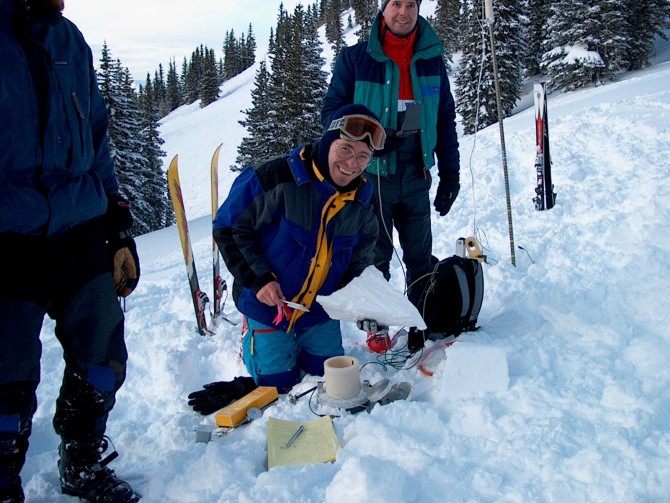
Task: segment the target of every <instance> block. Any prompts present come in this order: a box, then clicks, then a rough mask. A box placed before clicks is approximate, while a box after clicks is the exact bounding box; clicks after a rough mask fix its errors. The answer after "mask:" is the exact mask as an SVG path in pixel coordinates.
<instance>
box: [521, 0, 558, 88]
mask: <svg viewBox="0 0 670 503" xmlns="http://www.w3.org/2000/svg"><path fill="white" fill-rule="evenodd" d="M550 5H551V0H527V4H526V11H527V19H528V23H527V28H526V31H525V33H526V54H525V57H524V67H525V69H526V75H537V74H539V73H540V62H541V60H542V54H543V50H542V46H543V42H544V40H545V37H546V36H547V19H548V18H549V16H550V13H551V11H550Z"/></svg>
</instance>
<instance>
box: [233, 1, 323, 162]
mask: <svg viewBox="0 0 670 503" xmlns="http://www.w3.org/2000/svg"><path fill="white" fill-rule="evenodd" d="M317 23H318V16H317V14H316V10H315V9H314V10H310V11H308V12H307V13H305V11H304V8H303V7H302V5H298V6H297V7H296V8H295V11H294V13H293V16H289V15H288V13H287V12H286V11H284V10H283V5H281V6H280V7H279V15H278V20H277V27H276V31H275V30H273V32H272V35H271V37H270V43H269V47H270V52H269V56H270V59H271V63H270V65H271V71H268V70H267V66H266V64H265V62H262V63H261V68H260V70H259V71H258V72H257V74H256V88H255V89H254V91H253V92H252V101H253V107H252V108H251V109H249V110H246V111H245V113H246V115H247V118H246V119H245V120H244V121H241V122H240V124H242V125H243V126H245V127H246V128H247V131H248V133H249V136H247V137H245V138H244V139H243V140H242V144H241V145H240V146H239V148H238V157H237V159H236V165H235V166H232V167H231V169H233V170H237V169H241V168H242V167H244V166H246V165H248V164H251V163H253V162H257V161H260V160H263V159H266V158H269V157H273V156H276V155H284V154H286V153H287V152H288V151H289V150H290V149H292V148H294V147H296V146H298V145H300V144H303V143H309V142H312V141H315V140H316V139H318V138H320V136H321V133H322V129H321V124H320V106H321V101H322V100H323V96H324V95H325V92H326V89H327V81H326V78H327V74H326V73H325V72H324V71H323V70H322V67H323V65H324V63H325V61H324V60H323V58H322V57H321V52H322V48H321V43H320V41H319V38H318V32H317ZM275 33H276V35H274V34H275Z"/></svg>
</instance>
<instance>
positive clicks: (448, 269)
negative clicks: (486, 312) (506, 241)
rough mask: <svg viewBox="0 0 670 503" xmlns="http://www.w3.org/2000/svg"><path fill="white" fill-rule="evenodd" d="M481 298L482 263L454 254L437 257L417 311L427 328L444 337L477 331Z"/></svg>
mask: <svg viewBox="0 0 670 503" xmlns="http://www.w3.org/2000/svg"><path fill="white" fill-rule="evenodd" d="M483 299H484V273H483V270H482V264H481V263H480V262H479V261H478V260H475V259H472V258H465V257H460V256H458V255H453V256H451V257H447V258H445V259H443V260H440V261H439V262H438V263H437V264H436V265H435V268H434V269H433V272H432V273H431V274H430V278H429V279H428V281H427V282H426V287H425V290H424V292H423V295H422V297H421V301H420V304H419V311H420V312H421V315H422V316H423V319H424V321H425V322H426V325H427V326H428V330H429V331H430V332H432V333H441V334H444V336H445V337H446V336H448V335H454V336H458V335H459V334H460V333H461V332H470V331H473V330H477V328H479V327H477V317H478V316H479V311H480V309H481V307H482V301H483Z"/></svg>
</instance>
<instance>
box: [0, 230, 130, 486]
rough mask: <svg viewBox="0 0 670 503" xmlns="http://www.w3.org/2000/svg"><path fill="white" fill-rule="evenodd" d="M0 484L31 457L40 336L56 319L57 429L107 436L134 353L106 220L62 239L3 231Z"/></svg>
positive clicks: (85, 436)
mask: <svg viewBox="0 0 670 503" xmlns="http://www.w3.org/2000/svg"><path fill="white" fill-rule="evenodd" d="M0 249H1V250H2V251H3V252H2V253H3V264H4V268H3V269H4V270H3V276H4V277H3V285H4V286H3V288H2V289H0V484H2V479H3V478H5V479H6V478H7V477H11V476H14V475H16V474H17V473H18V472H16V470H17V469H18V471H20V469H21V466H22V465H23V462H24V460H25V452H26V450H27V447H28V437H29V436H30V430H31V423H32V416H33V414H34V412H35V410H36V408H37V399H36V395H35V390H36V389H37V385H38V383H39V382H40V378H41V375H40V357H41V353H42V344H41V341H40V333H41V332H42V323H43V320H44V317H45V315H49V316H50V317H51V318H52V319H53V320H55V335H56V337H57V339H58V341H59V342H60V344H61V346H62V349H63V358H64V360H65V370H64V375H63V380H62V384H61V388H60V395H59V397H58V399H57V402H56V412H55V415H54V420H53V423H54V428H55V429H56V432H57V433H58V434H59V435H61V436H62V437H64V438H67V439H72V440H78V441H90V440H92V439H99V438H101V437H102V435H103V433H104V431H105V427H106V422H107V416H108V414H109V411H110V410H111V409H112V407H113V406H114V401H115V394H116V391H117V390H118V389H119V388H120V387H121V385H122V384H123V381H124V380H125V375H126V360H127V358H128V355H127V351H126V345H125V341H124V332H123V322H124V317H123V312H122V311H121V308H120V306H119V302H118V299H117V297H116V292H115V290H114V284H113V281H112V276H111V273H110V265H109V259H108V254H107V245H106V241H105V226H104V222H103V221H102V219H96V220H94V221H91V222H88V223H85V224H82V225H79V226H77V227H75V228H73V229H71V230H69V231H68V232H66V233H65V234H64V235H62V236H60V237H58V238H55V239H46V238H43V237H36V236H25V235H19V234H14V233H0Z"/></svg>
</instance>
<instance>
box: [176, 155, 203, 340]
mask: <svg viewBox="0 0 670 503" xmlns="http://www.w3.org/2000/svg"><path fill="white" fill-rule="evenodd" d="M178 157H179V156H177V155H175V156H174V158H173V159H172V162H170V167H169V168H168V172H167V177H168V187H169V189H170V197H171V198H172V205H173V207H174V213H175V217H176V219H177V229H178V230H179V238H180V241H181V248H182V251H183V252H184V262H185V263H186V273H187V274H188V284H189V287H190V289H191V297H192V299H193V307H194V309H195V319H196V322H197V324H198V332H199V333H200V335H212V332H211V331H210V330H208V329H207V320H206V316H205V311H206V309H207V304H208V303H209V298H208V297H207V294H206V293H205V292H203V291H202V290H200V284H199V283H198V273H197V271H196V268H195V260H194V258H193V248H192V247H191V239H190V237H189V234H188V223H187V221H186V211H185V208H184V199H183V197H182V193H181V183H180V181H179V168H178Z"/></svg>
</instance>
